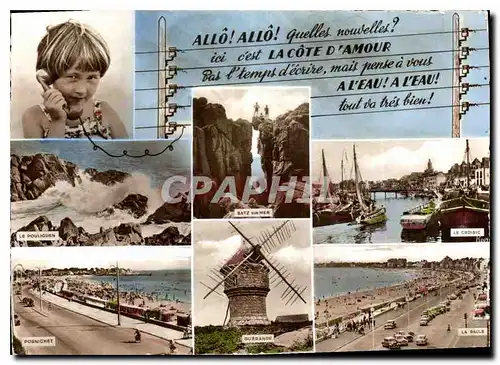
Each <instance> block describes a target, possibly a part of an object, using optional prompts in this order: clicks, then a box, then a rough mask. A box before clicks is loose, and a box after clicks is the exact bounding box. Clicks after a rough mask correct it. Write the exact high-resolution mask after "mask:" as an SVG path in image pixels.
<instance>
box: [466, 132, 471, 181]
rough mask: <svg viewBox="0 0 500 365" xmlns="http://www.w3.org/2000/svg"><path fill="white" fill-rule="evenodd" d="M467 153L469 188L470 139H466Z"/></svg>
mask: <svg viewBox="0 0 500 365" xmlns="http://www.w3.org/2000/svg"><path fill="white" fill-rule="evenodd" d="M465 146H466V147H465V154H466V155H467V188H469V173H470V166H469V163H470V158H469V154H470V149H469V140H468V139H466V140H465Z"/></svg>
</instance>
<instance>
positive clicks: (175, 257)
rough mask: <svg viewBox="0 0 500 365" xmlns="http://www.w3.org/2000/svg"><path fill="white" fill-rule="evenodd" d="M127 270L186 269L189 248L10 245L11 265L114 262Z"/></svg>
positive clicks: (47, 266)
mask: <svg viewBox="0 0 500 365" xmlns="http://www.w3.org/2000/svg"><path fill="white" fill-rule="evenodd" d="M117 261H118V266H120V267H122V268H128V269H131V270H167V269H190V268H191V247H184V246H183V247H178V246H164V247H160V246H157V247H155V246H153V247H144V246H120V247H90V246H89V247H29V248H27V247H14V248H12V249H11V267H14V266H15V265H16V264H21V265H23V267H24V269H34V268H35V267H36V266H42V267H43V268H45V269H50V268H59V269H63V268H69V267H81V268H88V267H103V268H107V267H109V266H111V265H116V262H117Z"/></svg>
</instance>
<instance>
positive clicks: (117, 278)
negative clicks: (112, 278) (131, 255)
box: [111, 261, 120, 326]
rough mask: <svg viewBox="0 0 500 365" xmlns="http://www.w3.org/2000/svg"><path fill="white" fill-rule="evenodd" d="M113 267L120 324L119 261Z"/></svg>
mask: <svg viewBox="0 0 500 365" xmlns="http://www.w3.org/2000/svg"><path fill="white" fill-rule="evenodd" d="M111 268H112V269H113V268H114V269H115V272H116V314H117V316H118V326H119V325H120V268H119V266H118V261H117V262H116V266H114V265H111Z"/></svg>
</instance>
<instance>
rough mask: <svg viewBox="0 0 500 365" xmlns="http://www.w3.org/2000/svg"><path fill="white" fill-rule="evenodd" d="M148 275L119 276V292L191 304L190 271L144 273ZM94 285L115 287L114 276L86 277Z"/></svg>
mask: <svg viewBox="0 0 500 365" xmlns="http://www.w3.org/2000/svg"><path fill="white" fill-rule="evenodd" d="M140 273H141V272H139V274H140ZM144 273H151V276H149V275H144V276H141V275H134V276H120V290H123V291H134V292H141V293H146V294H151V295H155V296H156V294H158V299H159V300H176V299H178V300H180V301H181V302H184V303H191V270H189V269H188V270H178V269H176V270H155V271H145V272H144ZM86 279H88V280H90V281H93V282H96V283H111V284H113V285H116V277H115V276H87V277H86Z"/></svg>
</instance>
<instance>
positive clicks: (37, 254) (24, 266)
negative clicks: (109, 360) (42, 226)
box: [11, 247, 193, 356]
mask: <svg viewBox="0 0 500 365" xmlns="http://www.w3.org/2000/svg"><path fill="white" fill-rule="evenodd" d="M11 252H12V258H11V278H12V281H11V286H12V292H11V294H12V295H11V299H12V303H11V308H12V309H11V311H12V316H11V317H12V322H13V323H12V324H13V326H12V328H13V330H12V343H13V353H15V354H17V355H34V356H37V355H187V354H190V353H192V342H193V340H192V329H191V316H192V313H191V303H192V300H191V248H190V247H71V248H63V247H46V248H45V247H43V248H42V247H29V248H25V247H15V248H13V249H12V251H11Z"/></svg>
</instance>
